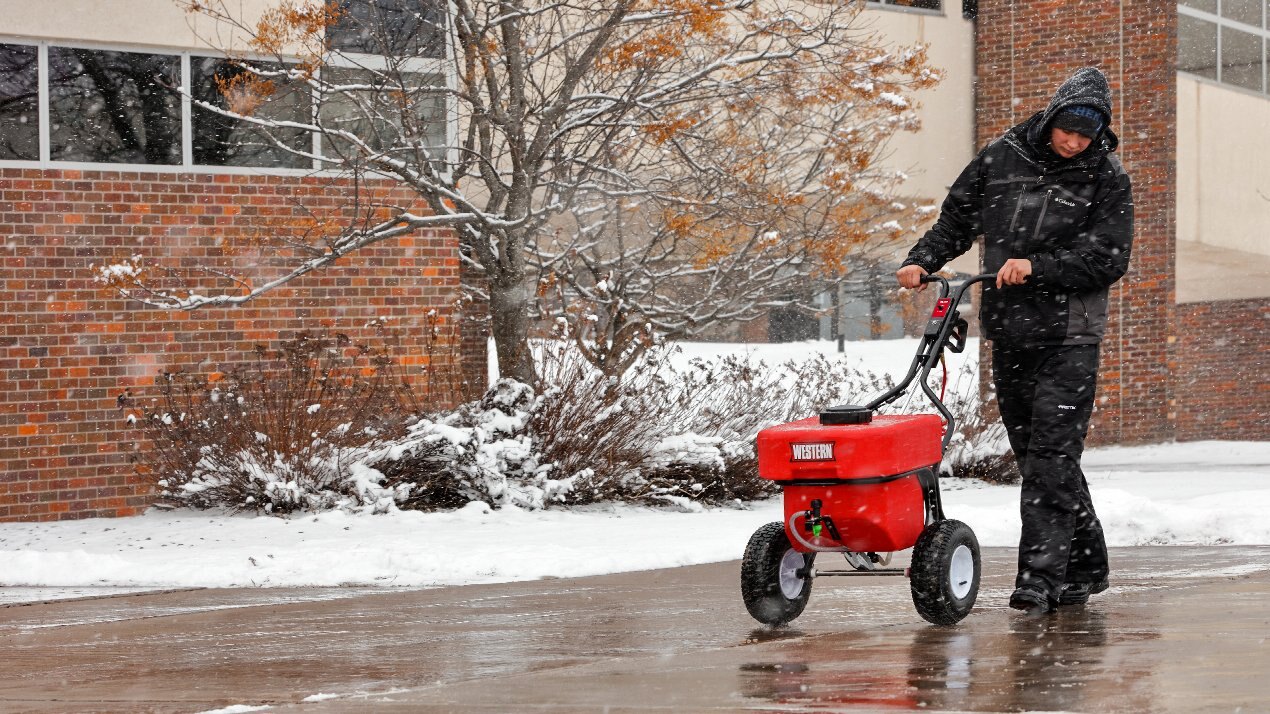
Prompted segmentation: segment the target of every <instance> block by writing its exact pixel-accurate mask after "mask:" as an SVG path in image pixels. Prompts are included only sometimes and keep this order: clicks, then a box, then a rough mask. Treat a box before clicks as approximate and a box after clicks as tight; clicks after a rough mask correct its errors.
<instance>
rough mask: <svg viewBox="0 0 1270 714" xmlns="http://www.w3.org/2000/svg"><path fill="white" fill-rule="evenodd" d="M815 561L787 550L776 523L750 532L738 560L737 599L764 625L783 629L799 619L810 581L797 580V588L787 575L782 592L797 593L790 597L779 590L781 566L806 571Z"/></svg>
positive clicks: (812, 555) (782, 528) (808, 595)
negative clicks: (739, 593)
mask: <svg viewBox="0 0 1270 714" xmlns="http://www.w3.org/2000/svg"><path fill="white" fill-rule="evenodd" d="M815 557H816V555H815V553H799V552H798V551H796V550H794V549H793V548H791V547H790V545H789V537H788V536H786V535H785V526H784V524H782V523H780V522H774V523H768V524H767V525H765V526H763V527H761V528H759V529H758V530H757V531H754V535H752V536H750V542H749V544H748V545H746V546H745V556H744V557H743V558H742V559H741V599H743V600H744V601H745V609H746V610H749V611H750V614H751V615H753V616H754V619H755V620H758V621H759V622H761V623H763V624H765V625H783V624H785V623H787V622H789V621H790V620H793V619H794V618H795V617H798V616H799V615H801V614H802V613H803V608H805V607H807V600H808V599H810V598H811V578H807V577H804V578H801V579H800V581H801V587H800V588H799V587H798V585H799V582H797V581H791V579H790V577H791V576H790V574H789V573H788V572H787V573H786V575H785V585H786V588H787V589H791V590H792V589H795V588H796V589H797V590H798V592H797V593H795V594H793V595H792V596H791V595H790V594H789V593H787V592H786V591H785V590H782V587H781V563H782V561H784V562H785V569H786V570H787V571H788V569H789V568H790V567H791V565H794V566H796V565H798V563H799V562H801V567H804V568H809V567H811V564H812V562H813V561H814V560H815Z"/></svg>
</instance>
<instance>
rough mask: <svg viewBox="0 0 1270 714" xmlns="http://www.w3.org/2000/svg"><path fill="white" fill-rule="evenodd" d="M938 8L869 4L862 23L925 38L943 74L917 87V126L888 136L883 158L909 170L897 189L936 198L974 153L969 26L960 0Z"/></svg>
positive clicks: (893, 38) (906, 37) (905, 39)
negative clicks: (919, 125) (933, 83)
mask: <svg viewBox="0 0 1270 714" xmlns="http://www.w3.org/2000/svg"><path fill="white" fill-rule="evenodd" d="M944 6H945V11H944V13H943V14H936V13H930V12H911V11H904V10H897V9H885V8H876V9H875V8H870V9H868V10H866V11H865V12H864V14H863V16H862V18H861V19H862V20H863V21H864V22H865V23H866V25H868V26H870V27H872V28H873V29H875V30H876V31H877V32H879V33H880V34H881V35H882V36H883V37H884V38H885V39H886V40H887V41H888V42H890V43H895V44H900V45H912V44H916V43H925V44H928V45H929V49H928V51H927V56H928V58H929V59H930V62H931V64H932V65H934V66H935V67H937V68H939V70H940V71H941V72H942V75H943V81H942V82H940V83H939V85H938V86H937V87H935V88H934V89H930V90H925V91H922V92H919V93H917V95H916V99H917V101H918V102H919V103H920V105H921V106H920V107H919V108H918V111H917V113H918V116H919V117H920V118H921V121H922V130H921V131H919V132H917V133H916V134H910V133H902V134H900V135H898V136H896V137H895V139H893V140H892V142H891V146H890V149H891V151H892V153H891V156H890V158H889V159H887V162H886V164H887V165H888V166H890V167H893V168H895V169H896V170H900V171H903V172H905V173H906V174H908V175H909V181H908V187H907V188H905V189H901V192H902V193H905V194H908V195H912V196H916V197H921V198H926V199H930V200H932V201H942V200H943V198H944V195H945V194H946V193H947V192H948V187H949V186H950V185H951V184H952V182H953V180H954V179H956V178H957V175H958V174H960V173H961V170H962V169H963V168H965V167H966V164H967V163H969V162H970V160H971V159H972V158H974V155H975V149H976V147H975V145H974V142H975V89H974V73H975V26H974V22H972V21H970V20H966V19H964V18H963V17H962V16H961V3H959V2H949V1H948V0H945V2H944Z"/></svg>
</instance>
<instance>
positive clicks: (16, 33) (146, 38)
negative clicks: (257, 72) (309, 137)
mask: <svg viewBox="0 0 1270 714" xmlns="http://www.w3.org/2000/svg"><path fill="white" fill-rule="evenodd" d="M276 5H277V2H276V0H233V2H229V3H226V7H227V8H229V9H230V10H231V11H232V12H234V13H235V14H237V15H238V16H239V17H241V18H244V19H245V20H246V21H247V22H249V23H251V24H254V23H255V22H256V20H258V19H259V18H260V16H261V15H262V14H263V13H264V11H265V10H266V9H267V8H269V7H271V6H276ZM0 18H3V20H2V21H0V33H3V34H4V35H6V36H9V37H25V38H29V39H40V40H59V41H63V42H68V43H75V42H85V43H91V42H101V43H109V44H112V45H142V46H148V47H161V48H170V49H218V50H220V49H232V50H245V49H247V47H246V45H245V41H244V35H243V33H242V32H241V31H235V30H234V28H232V27H230V26H228V25H219V24H218V23H216V22H213V21H211V20H209V19H208V18H206V17H203V16H201V15H199V14H197V13H187V12H185V11H184V10H182V9H181V8H179V7H178V6H177V4H176V3H175V2H174V0H0Z"/></svg>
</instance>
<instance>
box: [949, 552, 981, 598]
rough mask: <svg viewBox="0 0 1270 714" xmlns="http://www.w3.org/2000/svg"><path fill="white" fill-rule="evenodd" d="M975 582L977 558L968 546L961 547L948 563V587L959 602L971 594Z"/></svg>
mask: <svg viewBox="0 0 1270 714" xmlns="http://www.w3.org/2000/svg"><path fill="white" fill-rule="evenodd" d="M974 581H975V556H974V554H973V553H971V552H970V548H969V547H968V546H964V545H959V546H957V548H956V550H954V551H953V554H952V558H951V559H950V560H949V563H948V585H949V587H950V589H951V590H952V594H953V597H955V598H957V599H958V600H960V599H962V598H964V597H965V596H967V595H969V594H970V586H971V585H973V584H974Z"/></svg>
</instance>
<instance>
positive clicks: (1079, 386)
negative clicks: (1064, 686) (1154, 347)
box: [992, 341, 1107, 601]
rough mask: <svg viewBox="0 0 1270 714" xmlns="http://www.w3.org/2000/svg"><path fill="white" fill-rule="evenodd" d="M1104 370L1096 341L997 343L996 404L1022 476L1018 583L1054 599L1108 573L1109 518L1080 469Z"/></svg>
mask: <svg viewBox="0 0 1270 714" xmlns="http://www.w3.org/2000/svg"><path fill="white" fill-rule="evenodd" d="M1097 376H1098V346H1097V345H1076V346H1062V347H1028V348H1023V347H1017V346H1012V345H1009V344H1003V343H1001V342H1000V341H997V342H994V343H993V346H992V377H993V382H994V383H995V385H996V390H997V406H998V408H999V409H1000V411H1001V420H1002V421H1003V422H1004V423H1005V427H1006V430H1007V433H1008V435H1009V438H1010V447H1011V448H1012V449H1014V455H1015V456H1016V457H1017V458H1018V463H1019V469H1020V471H1021V472H1022V474H1023V489H1022V494H1021V500H1020V513H1021V515H1022V517H1023V534H1022V537H1021V538H1020V541H1019V574H1018V578H1017V579H1016V581H1015V587H1027V588H1033V589H1036V590H1039V591H1040V592H1042V593H1044V594H1045V595H1046V596H1048V597H1049V598H1050V600H1051V601H1057V600H1058V597H1059V593H1060V592H1061V590H1062V587H1063V584H1064V583H1087V582H1088V583H1092V582H1098V581H1100V580H1102V579H1103V578H1105V577H1106V576H1107V544H1106V542H1105V541H1104V539H1103V534H1102V524H1101V523H1099V521H1098V516H1097V515H1096V514H1095V513H1094V504H1093V501H1092V500H1091V499H1090V497H1089V484H1088V483H1087V482H1086V481H1085V474H1084V473H1083V472H1082V471H1081V470H1080V457H1081V454H1082V453H1083V452H1084V449H1085V435H1086V433H1087V432H1088V430H1089V417H1090V414H1091V413H1092V412H1093V408H1094V391H1095V387H1096V383H1097Z"/></svg>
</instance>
